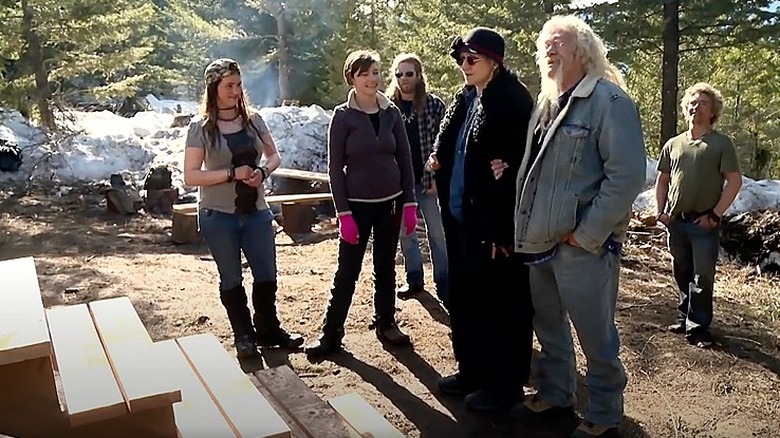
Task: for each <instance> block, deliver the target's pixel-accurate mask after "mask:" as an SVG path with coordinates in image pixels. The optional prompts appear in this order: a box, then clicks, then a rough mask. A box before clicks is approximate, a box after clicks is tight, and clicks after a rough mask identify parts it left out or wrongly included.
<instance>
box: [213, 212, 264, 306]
mask: <svg viewBox="0 0 780 438" xmlns="http://www.w3.org/2000/svg"><path fill="white" fill-rule="evenodd" d="M272 219H273V213H271V210H270V209H266V210H261V211H255V212H252V213H249V214H231V213H223V212H220V211H216V210H211V209H207V208H204V209H201V210H200V211H199V212H198V228H199V230H200V234H201V236H203V240H204V241H205V242H206V246H208V248H209V251H210V252H211V256H212V257H214V262H216V264H217V270H218V271H219V283H220V284H219V289H220V290H221V291H227V290H231V289H233V288H236V287H238V286H241V284H242V283H243V276H242V270H241V251H243V252H244V257H246V260H247V262H249V267H250V269H251V270H252V276H253V277H254V282H256V283H257V282H265V281H276V242H275V240H274V239H275V235H274V227H273V225H272V224H271V220H272Z"/></svg>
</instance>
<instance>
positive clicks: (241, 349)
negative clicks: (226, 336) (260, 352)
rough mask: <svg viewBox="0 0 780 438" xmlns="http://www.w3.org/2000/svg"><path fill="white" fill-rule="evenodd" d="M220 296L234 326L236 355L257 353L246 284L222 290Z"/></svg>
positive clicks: (246, 355)
mask: <svg viewBox="0 0 780 438" xmlns="http://www.w3.org/2000/svg"><path fill="white" fill-rule="evenodd" d="M219 298H220V300H221V301H222V305H223V306H225V310H226V311H227V316H228V320H229V321H230V326H231V327H232V328H233V339H234V344H235V346H236V355H237V356H238V357H239V358H245V357H252V356H255V355H257V344H256V343H255V340H254V336H253V334H254V330H253V329H252V319H251V318H250V316H249V308H248V307H247V305H246V304H247V299H246V292H245V291H244V286H240V285H239V286H236V287H234V288H232V289H226V290H220V291H219Z"/></svg>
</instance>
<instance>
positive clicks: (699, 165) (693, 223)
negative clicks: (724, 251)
mask: <svg viewBox="0 0 780 438" xmlns="http://www.w3.org/2000/svg"><path fill="white" fill-rule="evenodd" d="M680 106H681V107H682V111H683V114H684V115H685V119H686V121H687V122H688V130H687V131H685V132H684V133H682V134H680V135H678V136H676V137H674V138H672V139H670V140H669V141H668V142H667V143H666V144H665V145H664V147H663V149H662V150H661V156H660V158H659V160H658V179H657V180H656V184H655V198H656V203H657V205H658V216H657V219H658V221H659V222H661V223H663V224H664V225H665V226H666V228H667V231H668V233H669V251H670V252H671V253H672V258H673V260H674V261H673V266H672V270H673V272H674V279H675V281H676V282H677V287H678V288H679V291H680V301H679V305H678V306H677V322H676V323H675V324H672V325H670V326H669V330H670V331H672V332H674V333H685V335H686V339H688V342H690V343H691V344H693V345H696V346H698V347H700V348H707V347H710V346H712V342H713V341H712V335H711V334H710V331H709V326H710V323H711V322H712V290H713V285H714V282H715V263H716V262H717V260H718V250H719V248H720V233H719V231H720V221H721V217H723V213H724V212H725V211H726V210H727V209H728V208H729V206H730V205H731V203H732V202H734V198H736V196H737V194H738V193H739V189H740V188H741V187H742V174H741V172H740V169H739V162H738V160H737V154H736V150H735V149H734V144H733V143H732V142H731V140H730V139H729V138H728V137H726V136H725V135H723V134H721V133H720V132H718V131H715V130H714V129H713V126H714V124H715V122H717V120H718V118H719V117H720V114H721V111H722V110H723V97H722V96H721V94H720V92H719V91H718V90H717V89H715V88H713V87H712V86H711V85H709V84H706V83H701V82H700V83H698V84H695V85H693V86H692V87H690V88H688V89H687V90H685V95H684V96H683V98H682V102H681V103H680ZM724 181H725V186H724Z"/></svg>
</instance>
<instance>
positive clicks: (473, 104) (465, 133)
mask: <svg viewBox="0 0 780 438" xmlns="http://www.w3.org/2000/svg"><path fill="white" fill-rule="evenodd" d="M466 102H468V111H467V112H466V120H464V121H463V126H461V127H460V131H459V133H458V142H457V143H456V144H455V147H456V149H455V165H454V166H453V167H452V179H451V180H450V213H452V216H453V217H455V219H457V220H459V221H461V222H462V221H463V188H464V186H465V185H466V181H465V179H464V178H465V176H466V169H465V167H466V145H468V142H469V132H470V130H471V123H472V122H473V121H474V114H475V113H476V112H477V106H478V105H479V102H478V101H477V99H476V93H473V92H472V93H469V94H468V95H466Z"/></svg>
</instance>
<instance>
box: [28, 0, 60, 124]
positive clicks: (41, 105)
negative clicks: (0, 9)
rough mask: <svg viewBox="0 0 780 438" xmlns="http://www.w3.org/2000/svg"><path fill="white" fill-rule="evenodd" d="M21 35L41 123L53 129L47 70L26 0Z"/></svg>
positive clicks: (31, 12) (31, 11) (39, 40)
mask: <svg viewBox="0 0 780 438" xmlns="http://www.w3.org/2000/svg"><path fill="white" fill-rule="evenodd" d="M22 15H23V21H22V37H23V38H24V40H25V41H26V42H27V51H28V53H29V57H28V59H29V60H30V63H31V64H32V69H33V72H34V73H35V89H36V91H37V95H38V96H37V97H38V112H39V113H40V117H41V123H42V124H43V125H44V126H45V127H47V128H49V129H55V128H56V125H55V124H54V115H53V114H52V112H51V108H50V107H49V98H50V97H51V91H50V90H49V72H48V71H47V70H46V64H45V60H44V59H43V53H42V51H41V39H40V37H39V36H38V33H37V32H36V30H35V23H34V18H35V17H34V16H33V10H32V8H31V7H30V4H29V2H28V0H22Z"/></svg>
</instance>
